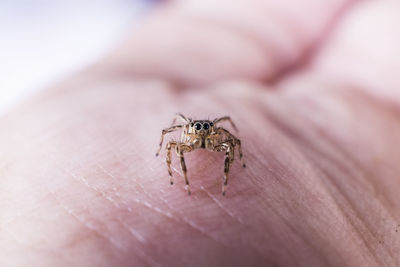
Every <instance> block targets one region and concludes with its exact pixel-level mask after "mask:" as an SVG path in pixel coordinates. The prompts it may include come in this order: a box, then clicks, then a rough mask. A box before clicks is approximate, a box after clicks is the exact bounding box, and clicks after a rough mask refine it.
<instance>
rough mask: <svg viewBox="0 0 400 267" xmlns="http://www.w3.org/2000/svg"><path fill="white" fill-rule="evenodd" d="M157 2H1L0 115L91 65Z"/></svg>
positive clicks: (48, 0)
mask: <svg viewBox="0 0 400 267" xmlns="http://www.w3.org/2000/svg"><path fill="white" fill-rule="evenodd" d="M155 2H156V1H155V0H153V1H150V0H147V1H146V0H96V1H79V0H68V1H67V0H63V1H61V0H58V1H54V0H53V1H52V0H35V1H33V0H25V1H24V0H19V1H18V0H17V1H11V0H9V1H0V48H1V49H0V62H1V63H0V115H3V114H4V113H6V112H7V111H8V110H10V109H12V107H13V106H14V105H16V104H17V103H19V102H21V101H23V99H24V98H26V97H27V96H29V95H30V94H32V93H34V92H35V91H37V90H38V89H41V88H43V87H46V86H48V85H50V84H52V83H54V82H55V81H57V80H58V79H62V78H64V77H65V76H67V75H69V74H71V73H73V72H76V71H78V70H79V69H81V68H84V67H85V66H87V65H89V64H90V63H92V62H93V61H95V60H96V59H98V58H99V57H101V56H102V55H103V54H105V53H106V52H107V51H108V50H109V49H110V48H112V47H113V46H114V45H115V44H116V43H118V41H119V40H120V39H121V38H122V36H123V34H124V32H125V31H127V30H128V29H129V28H131V27H132V25H133V24H134V23H135V22H136V21H137V20H138V19H139V18H140V17H141V16H143V15H144V14H145V13H146V12H147V11H148V10H149V9H150V8H151V6H152V5H154V3H155Z"/></svg>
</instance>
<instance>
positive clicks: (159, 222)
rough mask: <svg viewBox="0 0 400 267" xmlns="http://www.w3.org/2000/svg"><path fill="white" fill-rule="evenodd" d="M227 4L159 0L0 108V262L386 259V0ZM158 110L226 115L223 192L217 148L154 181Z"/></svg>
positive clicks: (343, 262)
mask: <svg viewBox="0 0 400 267" xmlns="http://www.w3.org/2000/svg"><path fill="white" fill-rule="evenodd" d="M231 2H233V1H230V2H229V3H230V4H227V3H228V1H222V0H220V1H194V0H193V1H185V2H183V1H182V2H179V1H178V2H172V3H164V4H162V6H161V7H160V8H158V9H157V10H155V11H154V12H152V13H151V14H150V15H149V16H148V17H147V18H144V19H143V22H142V23H141V24H140V26H139V27H138V28H137V29H135V30H134V31H133V33H132V34H131V35H129V36H127V39H126V40H125V41H124V42H123V43H122V44H121V45H120V46H119V47H118V48H117V49H115V50H114V51H111V52H110V54H109V55H108V56H107V57H105V58H104V59H102V60H101V61H99V62H98V63H96V64H94V65H93V66H91V67H90V68H88V69H87V70H85V71H82V72H81V73H78V74H76V75H74V76H73V77H70V78H68V79H65V80H64V81H63V82H60V83H58V84H56V85H54V86H53V87H52V88H48V89H47V90H44V91H43V92H41V93H40V94H38V95H36V96H34V97H32V98H31V99H29V100H28V101H26V102H25V103H24V104H21V105H20V106H19V107H17V108H16V109H15V110H14V111H12V112H10V113H9V114H7V115H6V116H4V117H3V118H2V119H1V123H0V147H1V150H0V175H1V186H0V188H1V189H0V205H1V207H0V210H1V212H0V225H1V231H0V251H1V252H0V265H1V266H398V265H399V264H400V254H399V253H398V252H399V249H400V238H399V235H400V201H399V200H400V199H399V195H400V179H399V173H400V164H399V161H400V150H399V149H398V147H399V146H400V117H399V116H400V111H399V99H400V95H399V89H398V88H400V80H399V79H398V77H400V67H399V63H398V62H400V53H399V52H398V48H399V47H400V35H399V34H398V33H397V31H398V29H399V27H400V16H399V15H400V5H399V4H398V3H396V1H369V2H367V1H366V2H355V3H353V2H346V1H344V0H343V1H334V0H329V1H323V3H322V1H317V0H314V1H312V0H303V1H288V0H287V1H279V4H277V3H276V2H278V1H272V0H271V1H267V0H265V1H253V2H251V4H249V1H244V0H243V1H236V2H234V4H232V3H231ZM294 2H295V3H294ZM191 6H195V7H196V8H193V9H192V8H191ZM218 7H219V8H218ZM221 7H223V8H221ZM216 10H218V12H217V11H216ZM176 112H182V113H183V114H185V115H187V116H189V117H193V118H196V119H202V118H208V117H209V118H214V117H218V116H222V115H230V116H231V117H232V118H233V120H234V122H235V123H236V125H237V127H238V128H239V132H238V133H235V134H236V135H237V136H238V137H239V138H240V139H241V140H242V144H243V150H244V157H245V160H246V165H247V168H245V169H243V168H242V167H241V166H240V164H239V160H235V162H234V163H233V166H232V169H231V177H230V180H229V185H228V188H227V194H226V196H225V197H223V196H222V195H221V181H222V177H223V161H224V159H223V157H224V155H223V153H211V152H207V151H204V150H196V151H194V152H191V153H188V154H186V155H185V159H186V164H187V168H188V176H189V181H190V185H191V191H192V195H191V196H188V195H187V193H186V192H185V189H184V181H183V178H182V176H181V172H180V170H179V162H178V159H177V156H176V155H175V154H174V155H173V166H174V181H175V184H174V185H173V186H171V185H170V184H169V178H168V173H167V168H166V164H165V151H164V152H162V153H161V155H160V157H158V158H156V157H155V156H154V154H155V152H156V150H157V146H158V142H159V138H160V135H161V129H162V128H165V127H168V126H169V125H170V122H171V120H172V117H173V114H174V113H176ZM225 126H226V127H227V128H229V125H228V124H227V125H225ZM166 140H167V141H168V138H167V139H166Z"/></svg>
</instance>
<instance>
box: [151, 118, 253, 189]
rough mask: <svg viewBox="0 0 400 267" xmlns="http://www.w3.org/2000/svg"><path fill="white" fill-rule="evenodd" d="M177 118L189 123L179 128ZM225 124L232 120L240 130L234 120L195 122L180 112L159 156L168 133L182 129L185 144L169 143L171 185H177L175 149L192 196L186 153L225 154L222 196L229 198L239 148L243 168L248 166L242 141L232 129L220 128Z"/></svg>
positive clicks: (167, 159)
mask: <svg viewBox="0 0 400 267" xmlns="http://www.w3.org/2000/svg"><path fill="white" fill-rule="evenodd" d="M176 118H180V119H182V120H183V121H184V122H185V123H184V124H178V125H175V122H176ZM223 121H229V122H230V123H231V125H232V127H233V128H234V129H235V130H236V126H235V124H234V123H233V122H232V120H231V118H230V117H228V116H226V117H221V118H217V119H215V120H213V121H210V120H195V121H194V120H192V119H191V118H186V117H185V116H184V115H182V114H181V113H177V114H176V117H175V118H174V120H173V121H172V126H171V127H169V128H166V129H163V130H162V133H161V141H160V147H159V149H158V151H157V153H156V156H158V155H159V153H160V151H161V148H162V144H163V141H164V136H165V135H166V134H167V133H171V132H174V131H177V130H182V135H181V141H180V142H176V141H170V142H168V143H167V146H166V150H167V158H166V161H167V167H168V174H169V177H170V183H171V184H173V178H172V170H171V150H172V149H174V150H175V151H176V154H177V155H178V157H179V159H180V164H181V169H182V172H183V177H184V179H185V183H186V190H187V192H188V194H189V195H190V187H189V180H188V178H187V169H186V164H185V158H184V153H186V152H191V151H193V150H195V149H207V150H209V151H212V152H225V163H224V178H223V183H222V195H225V191H226V186H227V185H228V178H229V169H230V165H231V164H232V162H233V160H234V158H235V148H236V147H237V148H238V150H239V157H240V160H241V161H242V166H243V167H246V165H245V163H244V160H243V153H242V147H241V142H240V140H239V139H238V138H237V137H235V136H234V135H233V134H231V133H230V132H229V131H228V130H226V129H225V128H223V127H218V126H217V125H218V123H220V122H223Z"/></svg>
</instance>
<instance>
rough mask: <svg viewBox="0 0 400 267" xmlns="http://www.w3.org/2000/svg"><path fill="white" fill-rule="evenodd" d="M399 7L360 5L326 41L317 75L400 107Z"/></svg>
mask: <svg viewBox="0 0 400 267" xmlns="http://www.w3.org/2000/svg"><path fill="white" fill-rule="evenodd" d="M399 28H400V3H399V2H398V1H365V2H360V3H359V4H358V5H356V6H355V7H354V9H353V10H352V11H351V12H349V14H348V16H346V17H345V18H344V19H343V21H342V22H341V24H340V25H339V26H338V27H337V29H336V30H335V32H334V34H333V35H332V36H331V38H330V39H329V40H328V41H327V43H326V44H327V45H326V46H325V47H324V48H323V49H322V51H321V53H320V55H319V57H318V58H317V60H316V62H315V63H314V64H313V65H314V66H313V70H312V71H313V72H314V73H316V75H320V76H324V77H326V78H328V77H329V78H330V79H331V80H341V81H343V83H345V84H347V85H348V86H349V87H353V88H357V89H358V90H362V91H364V92H367V93H368V94H371V95H373V96H375V97H378V98H380V99H381V100H384V101H385V102H390V103H392V104H395V105H396V106H397V107H399V105H400V89H399V88H400V80H399V76H400V51H399V47H400V35H399Z"/></svg>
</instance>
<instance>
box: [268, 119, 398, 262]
mask: <svg viewBox="0 0 400 267" xmlns="http://www.w3.org/2000/svg"><path fill="white" fill-rule="evenodd" d="M281 121H283V120H278V119H277V120H275V123H276V124H278V123H279V124H280V125H282V123H281ZM282 132H283V133H286V134H287V133H290V132H292V133H293V135H292V136H294V135H295V136H296V138H297V139H298V138H299V131H294V130H293V131H291V130H288V128H287V127H285V128H284V130H283V131H282ZM300 136H301V135H300ZM325 140H328V141H329V142H332V141H333V140H332V139H330V138H328V139H326V138H325ZM302 143H304V144H307V145H304V146H302V149H303V150H304V151H307V150H308V149H310V148H313V147H314V146H313V145H312V142H308V141H306V140H304V141H302V142H300V144H302ZM333 147H335V148H336V149H339V150H338V151H340V153H341V156H339V157H341V158H348V159H350V157H349V156H348V155H346V154H343V153H344V151H342V150H340V148H341V146H340V145H339V144H337V142H336V144H335V146H332V147H331V148H333ZM314 154H317V155H316V157H317V158H324V159H328V160H327V162H335V164H336V166H340V162H342V161H338V160H334V159H332V158H330V157H329V155H327V154H320V152H319V151H318V150H316V149H313V153H311V154H310V155H314ZM318 154H319V155H318ZM350 162H352V161H350ZM347 163H349V161H347ZM352 163H355V162H352ZM335 164H331V165H332V166H333V165H335ZM353 165H354V164H353ZM351 170H360V171H361V170H362V168H361V166H356V165H354V166H353V167H349V168H346V169H345V170H344V171H342V173H344V174H346V173H349V172H351ZM321 171H322V170H321ZM324 173H325V174H326V175H327V176H328V177H330V176H329V175H328V173H327V172H325V171H324ZM352 176H353V177H354V174H353V175H352ZM356 176H359V177H365V176H366V174H365V173H364V174H363V173H361V174H360V175H356ZM329 181H331V183H333V184H334V180H333V179H332V178H331V179H329ZM335 186H336V187H338V185H337V184H335ZM338 188H340V187H338ZM338 192H343V191H342V190H337V192H336V193H338ZM344 196H345V195H344ZM346 199H347V200H346V203H347V204H348V205H350V206H351V209H352V210H353V211H357V209H356V208H355V206H353V205H352V202H351V201H350V199H349V198H348V197H346ZM339 206H340V205H339ZM381 207H383V206H381ZM345 214H347V213H346V212H345ZM356 214H357V216H359V213H357V212H356ZM389 214H390V213H389ZM347 217H348V216H347ZM391 217H392V218H393V216H391ZM348 218H349V222H350V223H352V220H351V218H352V217H348ZM358 221H359V222H362V221H363V220H362V218H361V217H359V220H358ZM364 225H365V227H366V229H367V230H368V231H369V233H370V235H371V236H372V237H375V236H376V235H375V234H373V232H372V228H371V227H367V225H366V224H364ZM352 226H353V229H354V231H355V232H357V233H358V236H359V237H360V238H361V240H363V242H364V246H365V247H366V248H367V249H368V250H369V251H370V253H371V254H372V255H375V259H379V258H380V257H378V255H377V254H375V253H374V250H373V249H372V247H371V246H370V245H369V242H368V241H367V240H366V239H365V238H364V234H365V233H361V232H360V231H359V230H358V227H357V226H356V225H355V224H353V223H352ZM386 252H388V253H389V254H390V256H391V258H392V259H393V260H394V258H393V255H392V254H391V252H390V251H386ZM376 263H378V262H376ZM379 264H382V262H381V263H379Z"/></svg>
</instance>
